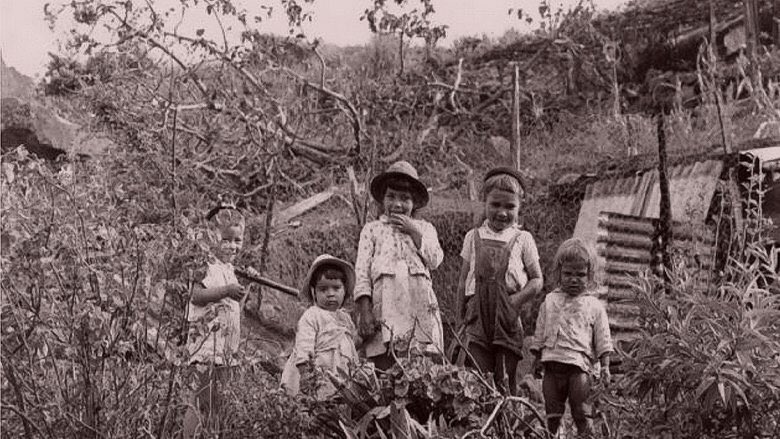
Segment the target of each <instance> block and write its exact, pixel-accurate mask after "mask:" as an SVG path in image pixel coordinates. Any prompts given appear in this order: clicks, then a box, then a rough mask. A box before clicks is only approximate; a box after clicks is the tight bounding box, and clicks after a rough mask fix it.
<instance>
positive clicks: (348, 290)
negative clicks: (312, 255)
mask: <svg viewBox="0 0 780 439" xmlns="http://www.w3.org/2000/svg"><path fill="white" fill-rule="evenodd" d="M323 265H331V266H333V267H334V268H337V269H339V270H341V271H343V272H344V274H345V276H346V278H347V282H346V285H344V302H345V303H346V302H347V301H348V300H349V299H350V298H352V290H354V289H355V269H354V268H352V264H350V263H349V262H347V261H345V260H343V259H339V258H337V257H335V256H331V255H329V254H323V255H319V256H317V258H316V259H315V260H314V262H312V263H311V267H309V272H308V273H306V279H305V280H304V282H303V286H301V289H300V291H298V298H299V299H300V300H302V301H304V302H310V303H313V302H314V298H313V297H312V296H311V287H312V285H311V283H312V281H313V280H314V279H312V276H314V273H315V272H316V271H317V269H318V268H320V267H321V266H323Z"/></svg>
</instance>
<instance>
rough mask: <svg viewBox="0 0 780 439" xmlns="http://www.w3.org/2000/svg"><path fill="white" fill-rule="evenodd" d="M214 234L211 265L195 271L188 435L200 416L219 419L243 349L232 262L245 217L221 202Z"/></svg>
mask: <svg viewBox="0 0 780 439" xmlns="http://www.w3.org/2000/svg"><path fill="white" fill-rule="evenodd" d="M207 219H208V224H209V231H208V236H209V238H210V242H209V244H210V254H209V257H208V263H207V265H206V267H205V269H204V270H203V272H202V273H199V274H196V276H195V281H196V284H195V285H194V286H193V288H192V295H191V296H190V302H189V305H188V309H187V320H188V321H189V322H190V324H189V328H190V329H189V333H188V336H187V347H188V350H189V354H190V364H191V365H193V366H194V368H193V369H194V372H195V374H196V376H198V390H197V391H196V393H195V400H194V401H193V403H192V404H190V405H189V407H188V408H187V413H186V414H185V418H184V432H183V433H184V437H185V438H191V437H194V436H195V431H196V429H197V428H198V426H199V424H200V414H203V415H204V416H205V417H206V418H207V419H208V420H210V421H211V422H216V421H218V419H217V417H216V416H213V415H214V414H218V413H219V410H220V406H221V397H220V393H221V389H220V388H219V387H221V386H222V385H224V383H225V381H227V379H229V375H230V367H229V366H230V363H231V359H232V355H233V354H235V353H236V352H237V351H238V345H239V340H240V331H241V305H240V302H241V300H242V299H243V298H244V296H245V291H244V288H243V287H242V286H241V285H240V284H239V283H238V280H237V279H236V275H235V273H234V272H233V265H232V262H233V260H234V259H235V257H236V255H237V254H238V252H239V251H240V250H241V248H242V247H243V243H244V238H243V236H244V226H245V221H244V216H243V215H242V214H241V213H240V212H239V211H238V210H236V207H235V206H233V205H229V204H220V205H219V206H217V207H216V208H214V209H212V210H211V211H210V212H209V214H208V215H207Z"/></svg>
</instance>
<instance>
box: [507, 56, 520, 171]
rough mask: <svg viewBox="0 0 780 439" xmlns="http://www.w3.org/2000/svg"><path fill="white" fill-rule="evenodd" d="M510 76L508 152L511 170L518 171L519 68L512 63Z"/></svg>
mask: <svg viewBox="0 0 780 439" xmlns="http://www.w3.org/2000/svg"><path fill="white" fill-rule="evenodd" d="M512 66H513V68H514V73H513V75H512V139H511V143H510V144H509V151H510V154H511V156H512V168H514V169H515V170H516V171H519V170H520V66H519V65H518V64H517V63H516V62H513V63H512Z"/></svg>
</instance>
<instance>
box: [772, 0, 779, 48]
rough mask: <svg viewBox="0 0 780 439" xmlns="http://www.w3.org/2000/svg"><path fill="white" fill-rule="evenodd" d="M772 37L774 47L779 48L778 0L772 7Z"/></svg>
mask: <svg viewBox="0 0 780 439" xmlns="http://www.w3.org/2000/svg"><path fill="white" fill-rule="evenodd" d="M772 36H773V37H774V41H775V45H776V46H778V47H780V0H775V1H774V4H773V5H772Z"/></svg>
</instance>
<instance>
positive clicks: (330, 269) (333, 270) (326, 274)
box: [309, 264, 347, 288]
mask: <svg viewBox="0 0 780 439" xmlns="http://www.w3.org/2000/svg"><path fill="white" fill-rule="evenodd" d="M321 278H325V279H329V280H340V281H341V283H342V284H343V285H344V288H346V287H347V273H344V270H342V269H341V268H340V267H339V266H338V265H332V264H322V265H320V266H319V267H317V269H316V270H314V274H312V276H311V285H309V288H314V287H316V286H317V282H319V280H320V279H321Z"/></svg>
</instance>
